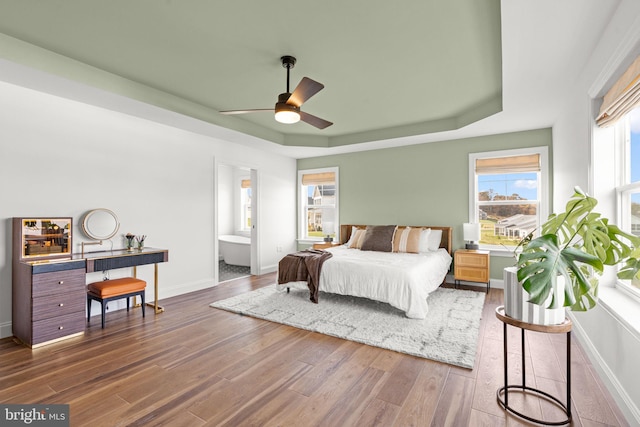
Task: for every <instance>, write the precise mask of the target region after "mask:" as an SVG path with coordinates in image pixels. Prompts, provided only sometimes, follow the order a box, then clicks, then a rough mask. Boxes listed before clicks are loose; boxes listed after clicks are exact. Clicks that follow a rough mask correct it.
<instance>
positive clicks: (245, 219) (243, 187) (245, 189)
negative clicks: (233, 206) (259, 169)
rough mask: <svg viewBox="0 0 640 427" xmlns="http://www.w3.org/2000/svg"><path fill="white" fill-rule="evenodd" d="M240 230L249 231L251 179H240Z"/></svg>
mask: <svg viewBox="0 0 640 427" xmlns="http://www.w3.org/2000/svg"><path fill="white" fill-rule="evenodd" d="M240 231H251V180H250V179H242V180H240Z"/></svg>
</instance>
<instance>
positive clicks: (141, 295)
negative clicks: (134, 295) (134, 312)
mask: <svg viewBox="0 0 640 427" xmlns="http://www.w3.org/2000/svg"><path fill="white" fill-rule="evenodd" d="M140 300H141V301H142V317H144V305H145V304H144V291H143V292H141V293H140Z"/></svg>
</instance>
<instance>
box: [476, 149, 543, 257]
mask: <svg viewBox="0 0 640 427" xmlns="http://www.w3.org/2000/svg"><path fill="white" fill-rule="evenodd" d="M548 170H549V169H548V164H547V147H535V148H526V149H518V150H504V151H492V152H486V153H471V154H469V177H470V183H469V189H470V191H469V198H470V200H469V222H475V223H480V225H481V236H480V242H479V243H480V246H481V248H483V249H489V250H496V251H499V250H513V249H515V247H516V246H517V244H518V242H520V240H521V239H522V238H523V237H525V236H526V235H527V234H529V233H531V232H532V231H536V230H538V228H539V226H540V224H541V222H542V221H541V220H546V218H547V213H548V201H547V200H548V190H547V188H548Z"/></svg>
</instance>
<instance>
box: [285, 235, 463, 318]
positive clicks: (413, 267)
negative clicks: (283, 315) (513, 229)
mask: <svg viewBox="0 0 640 427" xmlns="http://www.w3.org/2000/svg"><path fill="white" fill-rule="evenodd" d="M371 227H375V226H370V228H371ZM388 227H390V226H388ZM393 227H395V226H393ZM407 229H410V230H413V231H406V230H407ZM366 230H367V226H365V225H341V227H340V236H341V245H339V246H334V247H332V248H328V249H326V250H327V251H328V252H330V253H331V254H332V257H331V258H329V259H327V260H326V261H324V263H323V265H322V268H321V270H320V277H319V286H318V287H319V289H320V291H321V292H328V293H334V294H340V295H351V296H357V297H364V298H368V299H372V300H375V301H380V302H385V303H388V304H390V305H392V306H394V307H396V308H398V309H400V310H402V311H404V312H405V314H406V315H407V317H409V318H415V319H424V318H425V317H426V315H427V312H428V303H427V301H428V297H429V294H430V293H431V292H433V291H434V290H435V289H437V288H438V287H439V286H440V285H441V284H442V283H443V282H444V280H445V278H446V275H447V272H448V271H449V267H450V265H451V261H452V258H451V242H452V228H451V227H440V226H438V227H434V226H398V227H397V228H396V231H394V233H393V238H392V239H393V242H394V243H395V242H396V240H398V241H400V240H401V239H400V238H399V237H400V234H401V233H406V234H407V235H409V234H412V235H413V234H415V233H418V231H416V230H422V234H421V236H424V235H427V233H431V232H432V231H433V232H434V235H435V234H436V233H438V234H439V233H440V232H441V233H442V235H441V236H440V242H439V245H438V242H435V245H433V241H432V242H431V244H432V246H431V250H423V248H422V246H421V247H420V251H419V252H418V253H415V251H413V250H411V251H410V252H406V251H403V250H402V249H405V250H407V248H408V246H405V247H403V246H402V245H401V243H399V244H400V245H401V246H400V247H394V249H395V250H396V251H395V252H393V251H386V249H385V251H381V250H376V249H377V248H376V247H375V245H374V247H373V249H371V248H370V247H369V248H366V247H363V248H360V249H358V248H356V246H357V245H354V243H353V238H354V237H355V235H358V236H359V237H362V235H363V233H366V232H367V231H366ZM426 230H430V231H428V232H427V231H426ZM434 230H435V231H434ZM389 231H390V230H386V232H387V234H386V235H385V236H384V237H383V239H382V240H384V241H385V242H386V240H387V239H388V238H389V237H388V236H389V234H388V232H389ZM397 233H400V234H398V236H396V234H397ZM352 234H355V235H354V236H352ZM432 237H434V236H432ZM420 239H421V240H420V245H422V242H423V240H422V237H421V238H420ZM385 244H386V243H385ZM365 249H366V250H365ZM305 285H307V283H306V282H290V283H284V284H282V283H280V286H286V287H287V288H289V287H292V286H297V287H299V286H305ZM319 303H320V304H322V300H321V299H320V301H319Z"/></svg>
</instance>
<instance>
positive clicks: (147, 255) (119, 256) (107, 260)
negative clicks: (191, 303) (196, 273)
mask: <svg viewBox="0 0 640 427" xmlns="http://www.w3.org/2000/svg"><path fill="white" fill-rule="evenodd" d="M84 258H85V259H86V262H87V273H93V272H95V271H105V270H114V269H117V268H126V267H133V277H137V269H136V267H137V266H139V265H146V264H153V298H154V302H153V304H151V303H147V305H150V306H153V307H154V310H155V312H156V313H162V312H163V311H164V308H163V307H160V306H159V305H158V263H161V262H167V261H169V251H168V250H166V249H155V248H143V249H141V250H140V249H134V250H133V251H128V250H126V249H119V250H115V251H100V252H88V253H85V254H84Z"/></svg>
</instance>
